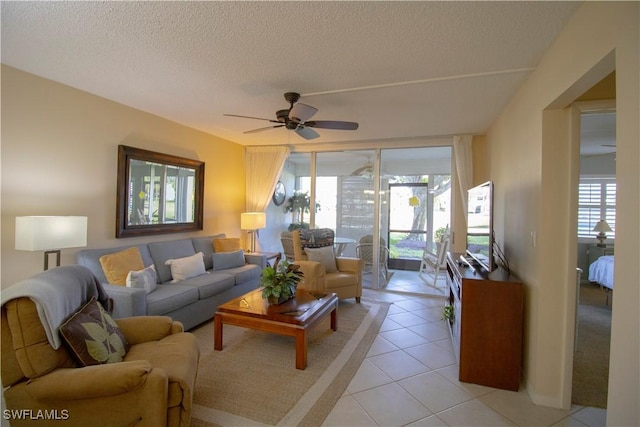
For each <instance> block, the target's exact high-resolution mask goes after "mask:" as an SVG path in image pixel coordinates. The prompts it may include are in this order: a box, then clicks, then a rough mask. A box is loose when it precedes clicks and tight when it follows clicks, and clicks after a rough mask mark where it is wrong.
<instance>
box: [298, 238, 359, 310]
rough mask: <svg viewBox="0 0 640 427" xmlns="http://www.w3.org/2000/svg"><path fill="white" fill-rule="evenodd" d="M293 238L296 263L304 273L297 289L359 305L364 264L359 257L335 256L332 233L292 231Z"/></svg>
mask: <svg viewBox="0 0 640 427" xmlns="http://www.w3.org/2000/svg"><path fill="white" fill-rule="evenodd" d="M292 237H293V251H294V258H295V263H296V264H298V265H300V268H301V270H302V272H303V273H304V280H303V283H302V284H301V285H300V286H302V287H304V288H305V289H309V290H313V291H316V292H322V293H329V292H334V293H336V294H337V295H338V298H340V299H346V298H355V299H356V302H358V303H359V302H360V297H361V296H362V270H363V268H364V264H363V262H362V260H361V259H359V258H349V257H336V256H335V254H334V252H333V239H334V234H333V230H331V229H326V228H325V229H315V230H295V231H293V233H292Z"/></svg>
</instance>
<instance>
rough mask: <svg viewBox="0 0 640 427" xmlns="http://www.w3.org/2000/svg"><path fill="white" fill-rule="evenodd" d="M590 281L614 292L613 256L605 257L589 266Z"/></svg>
mask: <svg viewBox="0 0 640 427" xmlns="http://www.w3.org/2000/svg"><path fill="white" fill-rule="evenodd" d="M589 281H590V282H595V283H597V284H599V285H600V286H604V287H605V288H608V289H609V290H613V255H604V256H601V257H600V258H598V259H597V260H595V261H594V262H592V263H591V265H590V266H589Z"/></svg>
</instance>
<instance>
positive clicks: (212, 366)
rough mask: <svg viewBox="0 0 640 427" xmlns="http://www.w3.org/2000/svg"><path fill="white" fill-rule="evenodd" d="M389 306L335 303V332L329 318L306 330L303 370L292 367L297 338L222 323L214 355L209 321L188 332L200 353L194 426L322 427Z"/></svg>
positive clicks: (211, 327)
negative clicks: (219, 344) (220, 342)
mask: <svg viewBox="0 0 640 427" xmlns="http://www.w3.org/2000/svg"><path fill="white" fill-rule="evenodd" d="M388 309H389V304H388V303H385V302H379V301H372V300H368V299H365V298H362V302H361V304H356V303H355V301H354V300H343V301H340V304H339V307H338V330H337V331H335V332H334V331H332V330H331V328H330V320H329V318H327V319H325V321H323V322H321V323H320V324H318V326H317V327H316V328H314V330H313V331H312V332H311V333H310V337H309V347H308V362H307V368H306V369H304V370H299V369H296V368H295V340H294V338H292V337H285V336H280V335H275V334H270V333H266V332H260V331H254V330H249V329H244V328H240V327H235V326H229V325H225V326H224V335H223V341H224V343H223V345H224V348H223V350H222V351H214V350H213V322H208V323H206V324H204V325H202V326H200V327H198V328H197V329H195V330H193V331H192V332H193V333H194V334H195V335H196V337H197V338H198V341H199V342H200V348H201V355H200V363H199V366H198V377H197V380H196V388H195V392H194V398H193V399H194V407H193V416H192V421H191V425H192V426H195V427H200V426H252V425H273V426H276V425H282V426H289V425H305V426H319V425H321V424H322V422H323V421H324V419H325V418H326V417H327V415H329V413H330V412H331V410H332V409H333V407H334V405H335V403H336V402H337V401H338V399H339V398H340V396H341V395H342V394H343V393H344V391H345V390H346V388H347V386H348V385H349V383H350V382H351V379H352V378H353V376H354V375H355V373H356V371H357V370H358V368H359V367H360V364H361V363H362V361H363V359H364V358H365V356H366V355H367V352H368V351H369V348H370V347H371V344H372V343H373V340H374V339H375V337H376V335H377V334H378V331H379V329H380V326H381V325H382V322H383V321H384V319H385V317H386V315H387V312H388Z"/></svg>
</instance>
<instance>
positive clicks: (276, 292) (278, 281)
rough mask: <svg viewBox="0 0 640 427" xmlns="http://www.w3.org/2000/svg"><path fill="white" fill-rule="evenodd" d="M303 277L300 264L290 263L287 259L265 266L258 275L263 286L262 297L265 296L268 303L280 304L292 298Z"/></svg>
mask: <svg viewBox="0 0 640 427" xmlns="http://www.w3.org/2000/svg"><path fill="white" fill-rule="evenodd" d="M303 277H304V274H303V273H302V271H301V270H300V266H299V265H296V264H290V263H289V262H287V260H284V261H282V262H280V263H276V265H275V266H273V267H271V266H267V268H265V269H264V270H262V274H261V275H260V285H262V286H263V287H264V288H263V290H262V298H266V299H267V300H268V301H269V304H282V303H283V302H285V301H287V300H289V299H291V298H293V296H294V295H295V294H296V287H297V286H298V283H299V282H300V281H301V280H302V278H303Z"/></svg>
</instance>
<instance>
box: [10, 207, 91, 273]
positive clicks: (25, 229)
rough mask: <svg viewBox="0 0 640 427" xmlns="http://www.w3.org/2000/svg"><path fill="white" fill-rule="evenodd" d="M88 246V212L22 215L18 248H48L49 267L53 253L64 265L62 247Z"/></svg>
mask: <svg viewBox="0 0 640 427" xmlns="http://www.w3.org/2000/svg"><path fill="white" fill-rule="evenodd" d="M84 246H87V217H86V216H18V217H16V250H19V251H44V269H45V270H48V269H49V255H51V254H55V255H56V266H60V249H65V248H79V247H84Z"/></svg>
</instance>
